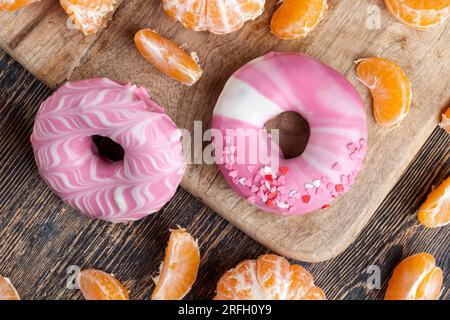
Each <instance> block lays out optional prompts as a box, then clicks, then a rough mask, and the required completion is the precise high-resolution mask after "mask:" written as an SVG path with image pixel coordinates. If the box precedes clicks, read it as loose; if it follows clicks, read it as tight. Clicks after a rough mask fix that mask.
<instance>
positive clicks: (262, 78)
mask: <svg viewBox="0 0 450 320" xmlns="http://www.w3.org/2000/svg"><path fill="white" fill-rule="evenodd" d="M286 111H294V112H297V113H299V114H300V115H301V116H302V117H303V118H304V119H305V120H306V121H307V122H308V123H309V127H310V139H309V141H308V144H307V146H306V149H305V151H304V152H303V154H301V155H300V156H299V157H296V158H293V159H285V158H284V157H283V156H282V152H281V151H280V150H279V147H278V145H277V144H275V143H274V142H273V140H272V139H271V137H270V136H267V139H260V143H262V144H263V145H264V144H266V145H265V146H264V147H265V148H267V147H268V146H269V147H270V148H272V149H270V148H269V150H277V151H278V152H280V153H279V154H280V155H281V156H280V158H279V159H278V162H279V166H278V167H277V168H276V169H275V168H273V167H272V166H271V163H262V162H256V163H249V162H248V155H249V154H250V155H251V154H254V153H256V151H255V150H253V149H251V147H250V142H249V141H248V140H245V141H246V142H245V143H243V145H242V144H241V145H237V144H238V142H237V141H238V140H237V139H236V137H234V136H232V135H230V134H229V133H227V132H233V131H235V132H238V131H239V130H241V132H242V129H244V130H246V131H247V132H248V129H250V130H252V129H254V131H258V130H259V131H261V129H262V128H263V127H264V125H265V123H266V122H267V121H269V120H270V119H272V118H274V117H276V116H278V115H279V114H281V113H283V112H286ZM212 127H213V129H218V130H220V132H222V133H223V134H222V135H223V136H224V137H225V138H224V141H223V142H224V143H223V145H221V146H220V148H223V152H222V156H223V157H222V160H223V161H221V162H220V163H219V169H220V170H221V172H222V174H223V175H224V177H225V179H226V180H227V182H228V183H229V184H230V185H231V186H232V188H233V189H234V190H235V191H236V192H237V193H238V194H239V195H241V196H242V197H244V198H246V199H247V200H248V201H249V202H250V203H252V204H254V205H256V206H257V207H259V208H260V209H262V210H264V211H269V212H273V213H278V214H283V215H289V214H305V213H308V212H311V211H314V210H316V209H320V208H326V207H328V206H329V204H330V203H331V202H332V201H333V200H334V199H335V198H337V197H338V196H340V195H342V194H343V193H345V192H347V191H348V190H349V188H350V186H351V184H352V183H353V182H354V179H355V177H356V176H357V173H358V172H359V171H360V169H361V167H362V165H363V160H364V156H365V153H366V148H367V122H366V113H365V110H364V106H363V104H362V101H361V98H360V96H359V95H358V93H357V92H356V90H355V89H354V87H353V86H352V85H351V83H350V82H349V81H348V80H347V79H346V78H345V77H344V76H343V75H341V74H340V73H338V72H337V71H335V70H334V69H332V68H330V67H328V66H326V65H324V64H322V63H321V62H318V61H316V60H314V59H312V58H310V57H307V56H305V55H302V54H297V53H269V54H267V55H265V56H263V57H261V58H258V59H256V60H254V61H252V62H250V63H248V64H247V65H245V66H243V67H242V68H241V69H239V70H238V71H237V72H236V73H234V74H233V75H232V77H231V78H230V79H229V80H228V82H227V84H226V85H225V88H224V89H223V92H222V94H221V95H220V97H219V100H218V102H217V105H216V107H215V110H214V117H213V125H212ZM219 150H220V149H219ZM216 153H217V149H216ZM219 153H220V152H219ZM243 158H244V159H247V160H243V161H242V159H243ZM219 159H220V158H219ZM239 160H241V161H239Z"/></svg>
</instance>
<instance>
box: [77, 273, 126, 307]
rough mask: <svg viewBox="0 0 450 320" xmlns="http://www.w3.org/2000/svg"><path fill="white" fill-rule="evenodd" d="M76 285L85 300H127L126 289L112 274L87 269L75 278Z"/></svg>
mask: <svg viewBox="0 0 450 320" xmlns="http://www.w3.org/2000/svg"><path fill="white" fill-rule="evenodd" d="M77 284H78V287H79V288H80V290H81V293H82V294H83V297H84V298H85V299H86V300H128V299H129V297H128V291H127V289H126V288H125V287H124V286H123V285H122V284H121V283H120V282H119V280H117V279H116V278H115V277H114V276H113V275H112V274H109V273H106V272H103V271H100V270H95V269H88V270H82V271H81V272H80V273H79V274H78V276H77Z"/></svg>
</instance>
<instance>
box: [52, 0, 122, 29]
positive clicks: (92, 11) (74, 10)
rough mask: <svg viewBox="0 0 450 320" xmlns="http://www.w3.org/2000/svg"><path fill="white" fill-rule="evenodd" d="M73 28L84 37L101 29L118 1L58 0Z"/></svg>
mask: <svg viewBox="0 0 450 320" xmlns="http://www.w3.org/2000/svg"><path fill="white" fill-rule="evenodd" d="M60 4H61V6H62V7H63V8H64V10H65V11H66V12H67V14H68V15H69V18H70V20H71V21H72V23H73V24H74V25H75V27H76V28H77V29H79V30H81V31H82V32H83V33H84V34H85V35H86V36H88V35H92V34H95V33H97V32H98V31H99V30H100V29H102V28H103V27H104V26H105V24H106V21H107V20H108V18H109V17H110V16H111V15H112V14H113V13H114V11H115V10H116V8H117V7H118V5H119V4H120V1H119V0H60Z"/></svg>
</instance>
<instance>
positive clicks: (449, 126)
mask: <svg viewBox="0 0 450 320" xmlns="http://www.w3.org/2000/svg"><path fill="white" fill-rule="evenodd" d="M439 126H440V127H441V128H442V129H444V130H445V131H447V132H448V133H450V108H448V109H447V111H445V113H444V114H443V115H442V120H441V123H439Z"/></svg>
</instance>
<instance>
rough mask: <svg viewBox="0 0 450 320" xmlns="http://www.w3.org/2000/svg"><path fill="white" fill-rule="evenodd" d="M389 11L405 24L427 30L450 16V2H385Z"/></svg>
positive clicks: (403, 0) (440, 0)
mask: <svg viewBox="0 0 450 320" xmlns="http://www.w3.org/2000/svg"><path fill="white" fill-rule="evenodd" d="M384 2H385V4H386V8H387V9H388V11H389V12H390V13H391V14H392V15H393V16H394V17H396V18H397V19H398V20H400V21H401V22H403V23H404V24H406V25H408V26H410V27H413V28H416V29H419V30H425V29H429V28H432V27H434V26H437V25H439V24H441V23H442V22H444V21H445V20H446V19H447V18H448V16H449V15H450V0H384Z"/></svg>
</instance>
